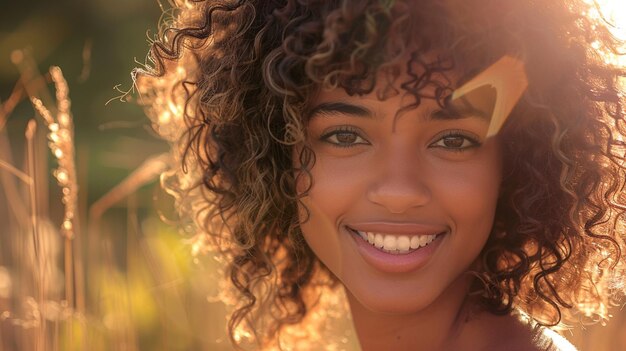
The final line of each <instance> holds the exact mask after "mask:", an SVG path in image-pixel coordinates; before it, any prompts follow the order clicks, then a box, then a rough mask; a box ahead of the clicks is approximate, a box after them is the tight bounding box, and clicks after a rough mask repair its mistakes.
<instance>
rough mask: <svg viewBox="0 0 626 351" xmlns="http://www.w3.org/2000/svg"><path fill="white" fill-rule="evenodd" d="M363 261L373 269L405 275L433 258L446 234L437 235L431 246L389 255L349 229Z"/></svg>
mask: <svg viewBox="0 0 626 351" xmlns="http://www.w3.org/2000/svg"><path fill="white" fill-rule="evenodd" d="M348 231H349V232H350V234H351V236H352V238H353V239H354V241H355V242H356V244H357V248H358V250H359V252H360V253H361V256H363V259H365V261H366V262H367V263H369V264H370V265H371V266H372V267H374V268H376V269H378V270H380V271H383V272H388V273H405V272H410V271H413V270H416V269H419V268H420V267H422V266H423V265H425V264H426V262H428V260H429V259H430V258H431V257H432V256H433V254H434V253H435V251H437V248H438V247H439V245H440V244H441V241H442V239H443V237H444V236H445V234H446V233H441V234H439V235H437V237H436V238H435V240H433V241H432V242H431V243H430V244H428V245H426V246H424V247H421V248H419V249H417V250H414V251H410V252H409V253H406V254H389V253H386V252H384V251H381V250H379V249H377V248H376V247H374V245H372V244H370V243H369V242H367V241H365V240H363V238H361V237H360V236H359V234H357V233H355V232H353V231H352V230H351V229H348Z"/></svg>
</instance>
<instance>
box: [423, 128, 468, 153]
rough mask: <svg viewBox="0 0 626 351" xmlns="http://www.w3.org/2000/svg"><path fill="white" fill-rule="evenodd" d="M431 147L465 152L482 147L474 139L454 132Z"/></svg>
mask: <svg viewBox="0 0 626 351" xmlns="http://www.w3.org/2000/svg"><path fill="white" fill-rule="evenodd" d="M430 146H431V147H437V148H442V149H444V150H449V151H465V150H467V149H471V148H474V147H478V146H480V143H479V142H478V141H476V139H474V138H472V137H469V136H466V135H463V134H459V133H455V132H452V133H449V134H448V135H444V136H443V137H441V138H440V139H439V140H437V141H435V142H434V143H432V144H431V145H430Z"/></svg>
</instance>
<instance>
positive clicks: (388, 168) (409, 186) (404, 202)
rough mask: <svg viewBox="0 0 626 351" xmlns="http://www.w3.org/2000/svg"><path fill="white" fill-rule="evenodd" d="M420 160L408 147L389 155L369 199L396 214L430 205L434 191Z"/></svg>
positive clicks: (370, 188)
mask: <svg viewBox="0 0 626 351" xmlns="http://www.w3.org/2000/svg"><path fill="white" fill-rule="evenodd" d="M403 154H404V155H403ZM419 163H420V162H419V160H418V158H417V157H415V156H414V155H410V153H408V152H406V151H405V152H402V153H395V154H393V155H391V156H389V155H388V157H387V158H386V160H384V161H382V162H381V164H380V166H381V168H379V169H380V172H379V173H378V174H377V176H376V178H375V180H374V181H373V182H372V184H371V185H370V186H369V188H368V191H367V199H368V200H369V201H371V202H373V203H375V204H377V205H380V206H383V207H385V208H386V209H387V210H388V211H389V212H391V213H394V214H400V213H404V212H406V211H408V210H409V209H411V208H415V207H421V206H424V205H426V204H427V203H428V202H429V201H430V200H431V197H432V194H431V191H430V189H429V187H428V186H427V184H426V182H425V180H426V179H425V178H426V175H425V174H424V172H423V169H422V170H420V168H421V167H420V165H419Z"/></svg>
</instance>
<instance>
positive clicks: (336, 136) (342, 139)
mask: <svg viewBox="0 0 626 351" xmlns="http://www.w3.org/2000/svg"><path fill="white" fill-rule="evenodd" d="M320 140H322V141H324V142H327V143H330V144H334V145H336V146H338V147H351V146H356V145H363V144H369V143H368V142H367V140H365V139H363V137H361V136H360V135H359V133H358V132H357V131H356V130H355V129H354V128H351V127H341V128H340V129H336V130H333V131H330V132H328V133H325V134H324V135H322V136H321V137H320Z"/></svg>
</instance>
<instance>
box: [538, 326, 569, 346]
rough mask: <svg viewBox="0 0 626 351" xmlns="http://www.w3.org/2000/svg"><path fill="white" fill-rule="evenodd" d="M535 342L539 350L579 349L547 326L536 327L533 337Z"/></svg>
mask: <svg viewBox="0 0 626 351" xmlns="http://www.w3.org/2000/svg"><path fill="white" fill-rule="evenodd" d="M533 341H534V343H535V344H536V345H537V346H538V347H539V350H548V351H577V350H576V347H574V345H572V344H571V343H570V342H569V341H568V340H567V339H566V338H565V337H563V336H561V335H560V334H559V333H557V332H555V331H554V330H552V329H549V328H545V327H536V328H535V334H534V337H533Z"/></svg>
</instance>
